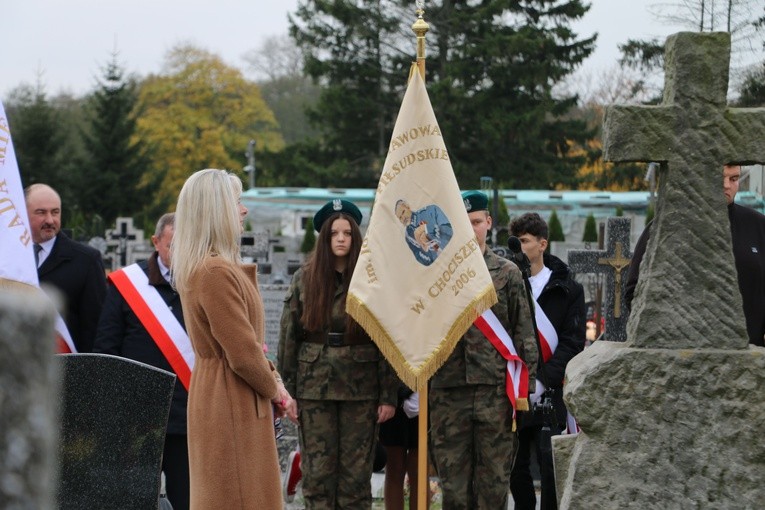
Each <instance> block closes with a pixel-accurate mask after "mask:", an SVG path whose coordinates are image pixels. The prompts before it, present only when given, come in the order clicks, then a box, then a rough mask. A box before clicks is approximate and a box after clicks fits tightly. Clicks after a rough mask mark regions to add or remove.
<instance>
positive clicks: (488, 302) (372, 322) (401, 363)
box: [346, 284, 528, 408]
mask: <svg viewBox="0 0 765 510" xmlns="http://www.w3.org/2000/svg"><path fill="white" fill-rule="evenodd" d="M496 303H497V292H496V290H495V289H494V285H493V284H491V285H489V286H488V287H487V288H486V289H484V290H483V291H481V292H480V293H479V294H478V295H477V296H476V297H475V298H474V299H473V300H472V301H471V302H470V304H469V305H468V306H466V307H465V309H464V310H463V311H462V313H461V314H460V315H459V316H458V317H457V319H456V320H455V321H454V322H453V323H452V325H451V327H450V328H449V331H448V332H447V333H446V336H445V337H444V338H443V339H442V340H441V342H439V344H438V346H437V347H436V348H435V349H434V350H433V352H431V353H430V356H429V357H428V358H427V359H426V360H425V363H423V364H422V366H421V367H419V368H414V367H412V366H411V365H410V364H409V363H408V362H407V361H406V359H404V356H403V355H402V354H401V351H400V350H399V349H398V347H397V346H396V344H395V342H394V341H393V339H392V338H391V336H390V335H389V334H388V332H387V331H386V330H385V328H384V327H383V326H382V324H381V323H380V321H379V320H378V319H377V317H376V315H375V314H374V313H373V312H372V311H371V310H370V309H369V308H368V307H367V306H366V305H365V304H364V303H363V302H362V301H361V299H359V298H358V297H357V296H356V295H354V294H349V295H348V297H347V299H346V312H348V313H349V314H350V315H351V317H353V319H354V320H355V321H356V322H358V323H359V325H361V327H362V328H364V330H365V331H366V332H367V334H368V335H369V336H370V337H371V338H372V340H373V341H374V343H375V344H376V345H377V348H378V349H380V352H381V353H382V355H383V356H385V359H386V360H388V363H390V365H391V366H392V367H393V370H395V371H396V374H398V376H399V378H400V379H401V380H402V381H403V382H404V384H406V385H407V386H409V388H411V389H412V390H413V391H417V388H420V387H421V386H422V385H424V384H426V383H427V381H428V380H430V378H431V377H433V374H435V373H436V372H437V371H438V369H439V368H441V366H442V365H443V364H444V363H445V362H446V360H447V359H448V358H449V355H450V354H451V353H452V351H453V350H454V347H455V346H456V345H457V342H459V340H460V338H462V335H464V334H465V332H466V331H467V330H468V328H470V326H471V325H472V324H473V322H474V321H475V320H476V319H477V318H478V317H479V316H480V315H481V314H482V313H483V312H485V311H486V310H488V309H489V308H491V307H492V306H494V304H496ZM526 407H527V408H528V403H527V404H526Z"/></svg>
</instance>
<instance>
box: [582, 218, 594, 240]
mask: <svg viewBox="0 0 765 510" xmlns="http://www.w3.org/2000/svg"><path fill="white" fill-rule="evenodd" d="M582 242H583V243H597V242H598V225H597V223H596V222H595V215H594V214H592V213H590V214H588V215H587V221H585V223H584V234H583V235H582Z"/></svg>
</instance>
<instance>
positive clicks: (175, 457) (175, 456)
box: [93, 213, 194, 510]
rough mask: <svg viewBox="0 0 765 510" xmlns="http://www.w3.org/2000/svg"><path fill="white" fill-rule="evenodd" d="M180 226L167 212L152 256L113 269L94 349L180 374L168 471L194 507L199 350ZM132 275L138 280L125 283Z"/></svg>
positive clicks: (180, 499)
mask: <svg viewBox="0 0 765 510" xmlns="http://www.w3.org/2000/svg"><path fill="white" fill-rule="evenodd" d="M174 232H175V214H174V213H167V214H164V215H162V217H161V218H160V219H159V221H158V222H157V228H156V230H155V232H154V235H153V236H151V242H152V244H153V245H154V248H155V251H154V253H152V255H151V257H149V259H148V260H146V261H143V262H138V263H137V264H133V265H132V266H128V267H126V268H123V269H120V270H119V271H114V272H113V273H111V274H109V281H110V285H109V290H108V291H107V293H106V302H105V303H104V309H103V312H102V313H101V319H100V321H99V323H98V333H97V335H96V341H95V345H94V347H93V352H96V353H102V354H112V355H114V356H122V357H124V358H130V359H133V360H136V361H140V362H142V363H146V364H148V365H152V366H154V367H158V368H161V369H163V370H167V371H168V372H172V373H174V374H176V375H177V376H178V379H176V381H175V392H174V393H173V400H172V404H171V405H170V417H169V419H168V422H167V430H166V434H165V449H164V451H163V454H162V471H164V472H165V487H166V489H167V497H168V499H169V500H170V503H172V505H173V509H174V510H188V508H189V451H188V446H187V443H186V440H187V435H186V432H187V428H186V408H187V405H188V400H189V393H188V391H187V386H186V385H187V384H188V382H189V381H188V379H189V378H190V374H191V368H192V366H193V356H194V355H193V350H192V347H191V341H190V340H189V337H188V335H187V334H186V329H185V326H184V321H183V308H181V298H180V297H179V296H178V293H177V292H175V289H173V287H172V285H171V284H170V243H171V242H172V240H173V234H174ZM129 275H130V276H129ZM139 277H140V278H139ZM127 280H129V281H131V282H132V286H130V285H125V283H126V281H127ZM130 291H132V292H130ZM137 296H141V299H137ZM151 298H153V300H152V299H151ZM160 307H162V308H164V309H161V308H160ZM147 318H148V319H151V320H152V324H153V327H152V328H151V331H150V330H149V329H147V327H146V326H145V324H146V322H145V321H147ZM157 325H159V326H160V327H159V328H158V327H157ZM163 334H164V336H163ZM168 339H169V340H170V343H168V342H167V340H168ZM177 354H180V356H177ZM173 355H175V356H173ZM181 358H182V359H183V361H181ZM179 363H180V364H179Z"/></svg>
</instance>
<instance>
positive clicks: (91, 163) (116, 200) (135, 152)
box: [78, 53, 152, 228]
mask: <svg viewBox="0 0 765 510" xmlns="http://www.w3.org/2000/svg"><path fill="white" fill-rule="evenodd" d="M136 100H137V95H136V87H135V84H134V83H133V82H132V81H130V80H129V79H127V78H126V77H125V73H124V70H123V69H122V67H120V64H119V63H118V61H117V54H116V53H113V54H112V60H111V61H110V62H109V63H108V64H106V66H105V67H104V68H103V75H102V77H101V78H100V79H99V80H98V85H97V88H96V90H95V91H94V92H93V94H92V95H91V96H90V97H89V99H88V105H87V113H88V128H87V129H86V130H85V132H84V133H83V138H84V141H85V148H86V150H87V154H88V155H87V160H86V161H85V162H83V165H82V169H81V172H80V174H79V180H80V181H79V184H80V185H79V186H78V189H79V193H80V196H81V200H80V204H81V210H82V213H83V216H84V217H85V219H86V220H91V221H92V220H93V219H94V218H96V217H100V218H101V220H102V221H103V223H104V225H105V226H106V227H107V228H108V227H110V226H111V225H113V224H114V221H115V220H116V218H117V217H118V216H133V215H135V214H137V213H139V212H140V211H142V209H143V208H144V206H145V205H146V204H147V203H148V202H149V200H150V199H151V196H152V190H150V189H146V188H145V187H144V185H145V183H143V182H142V176H143V175H144V173H147V174H148V173H150V172H148V170H149V160H148V158H147V156H146V152H145V150H144V148H143V145H142V144H141V142H140V141H138V140H136V136H135V133H136V121H135V117H134V111H133V110H134V108H135V104H136ZM142 220H143V218H141V219H139V220H138V221H137V224H139V225H141V224H143V223H146V222H145V221H142ZM147 220H149V222H150V223H151V220H152V219H151V218H147Z"/></svg>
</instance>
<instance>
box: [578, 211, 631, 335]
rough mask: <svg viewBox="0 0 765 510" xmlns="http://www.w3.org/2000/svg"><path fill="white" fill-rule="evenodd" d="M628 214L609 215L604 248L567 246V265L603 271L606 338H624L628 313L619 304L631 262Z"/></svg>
mask: <svg viewBox="0 0 765 510" xmlns="http://www.w3.org/2000/svg"><path fill="white" fill-rule="evenodd" d="M631 223H632V220H630V218H608V223H607V227H606V249H605V250H569V252H568V265H569V266H570V267H571V269H573V270H574V272H575V273H577V274H579V273H582V274H605V276H606V293H605V299H604V300H603V316H604V317H605V336H604V339H605V340H610V341H612V342H624V341H625V340H627V317H628V314H627V313H626V311H625V310H624V306H623V304H622V289H623V286H624V284H625V283H626V279H627V268H628V267H629V265H630V259H631V258H632V251H631V250H630V225H631Z"/></svg>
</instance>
